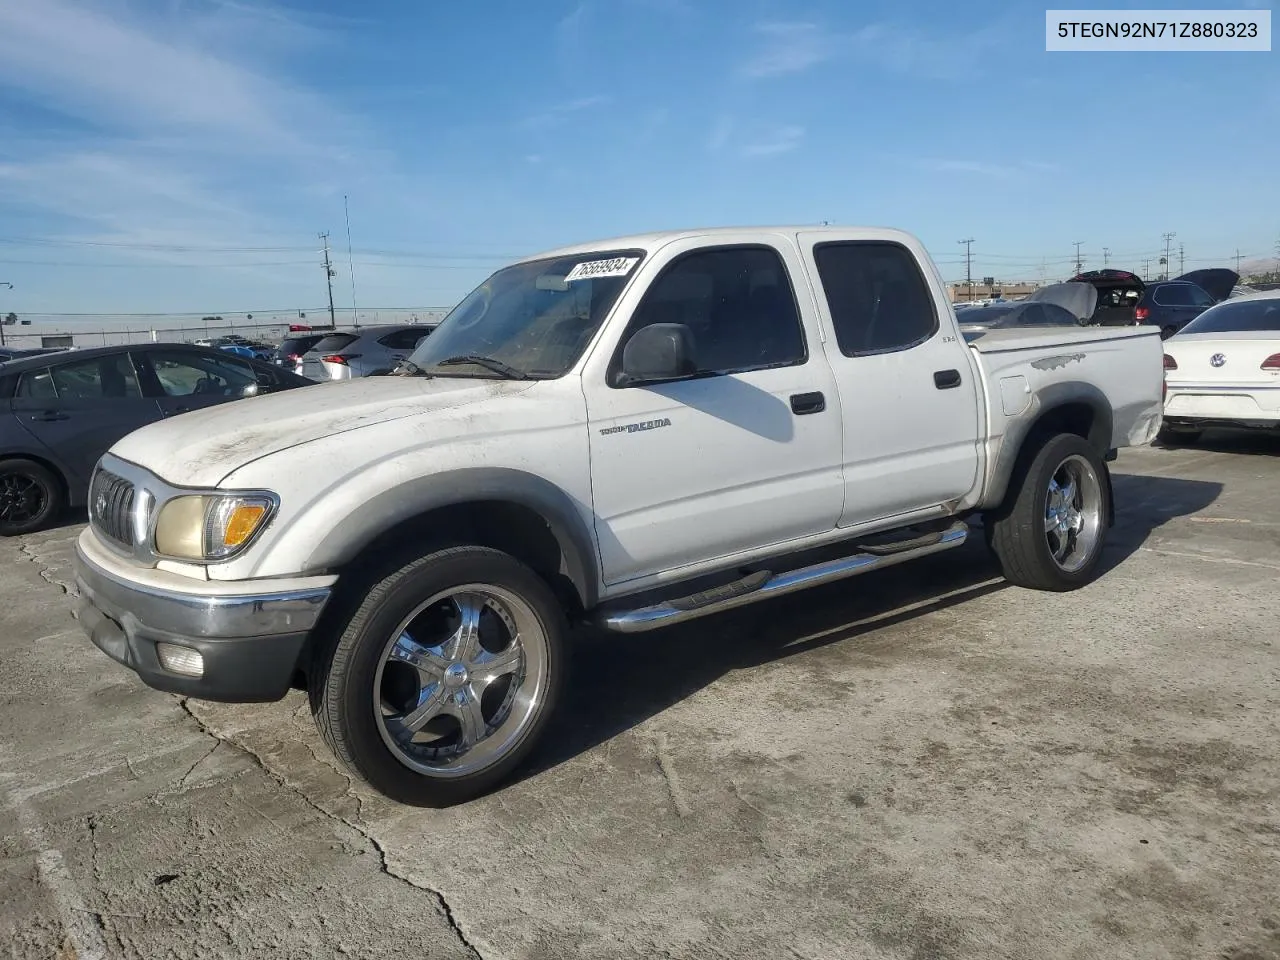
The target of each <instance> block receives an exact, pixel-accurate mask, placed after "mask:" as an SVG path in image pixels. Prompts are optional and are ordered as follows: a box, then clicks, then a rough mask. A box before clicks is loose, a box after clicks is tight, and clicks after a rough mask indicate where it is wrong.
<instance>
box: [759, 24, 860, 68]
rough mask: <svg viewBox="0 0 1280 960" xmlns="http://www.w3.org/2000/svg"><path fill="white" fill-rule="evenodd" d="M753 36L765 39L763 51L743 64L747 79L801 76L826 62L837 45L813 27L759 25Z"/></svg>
mask: <svg viewBox="0 0 1280 960" xmlns="http://www.w3.org/2000/svg"><path fill="white" fill-rule="evenodd" d="M755 32H756V33H758V34H760V35H762V36H763V37H764V38H765V42H764V48H763V49H762V50H760V51H758V52H757V53H756V54H755V56H753V57H752V58H751V59H750V60H748V61H747V62H746V63H744V64H743V65H742V67H741V70H740V72H741V73H742V74H743V75H744V76H747V77H776V76H781V75H783V74H787V73H800V72H803V71H805V70H808V69H809V68H810V67H812V66H815V65H816V64H819V63H821V62H822V61H824V60H827V59H829V58H830V57H831V56H833V55H834V54H835V53H836V50H837V49H838V47H837V45H836V44H835V43H833V42H832V39H831V38H830V37H829V36H828V35H827V34H825V33H823V32H822V30H821V28H820V27H819V25H818V24H816V23H807V22H785V23H761V24H757V25H756V27H755Z"/></svg>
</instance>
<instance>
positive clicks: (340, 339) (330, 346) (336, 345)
mask: <svg viewBox="0 0 1280 960" xmlns="http://www.w3.org/2000/svg"><path fill="white" fill-rule="evenodd" d="M359 339H360V338H359V337H357V336H355V335H354V334H350V333H331V334H329V336H327V337H325V338H324V339H323V340H321V341H320V342H319V343H317V344H316V345H315V346H314V347H312V348H311V350H310V351H308V352H309V353H310V352H313V351H314V352H315V353H337V352H338V351H339V350H345V349H346V348H347V347H349V346H350V345H351V344H353V343H355V342H356V341H357V340H359Z"/></svg>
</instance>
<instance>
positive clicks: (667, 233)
mask: <svg viewBox="0 0 1280 960" xmlns="http://www.w3.org/2000/svg"><path fill="white" fill-rule="evenodd" d="M744 233H745V234H758V235H772V236H780V237H794V236H795V235H796V234H798V233H818V234H824V235H826V236H827V237H828V238H829V239H831V240H892V241H895V242H898V243H907V244H908V245H912V246H916V245H918V244H919V241H918V240H917V239H916V238H915V237H914V236H913V235H911V234H910V233H907V232H906V231H904V230H898V229H895V228H892V227H858V226H830V225H828V226H823V225H822V224H818V225H813V224H807V223H806V224H793V225H789V226H787V225H782V226H726V227H697V228H692V229H686V230H658V231H654V232H652V233H636V234H631V235H628V236H620V237H605V238H602V239H599V240H592V241H590V242H587V243H575V244H572V245H571V246H565V247H556V248H555V249H552V250H544V251H542V252H540V253H534V254H530V255H529V256H527V257H521V258H520V259H519V260H517V261H515V262H517V263H528V262H529V261H531V260H546V259H548V258H550V257H563V256H572V255H573V254H576V253H596V252H598V251H601V250H623V249H636V250H644V251H645V252H646V253H652V252H653V251H654V250H657V249H658V248H660V247H664V246H666V245H667V244H668V243H671V242H672V241H674V240H688V239H693V238H697V237H707V238H708V239H714V238H716V237H727V236H741V235H742V234H744Z"/></svg>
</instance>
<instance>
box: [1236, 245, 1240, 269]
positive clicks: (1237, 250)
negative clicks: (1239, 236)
mask: <svg viewBox="0 0 1280 960" xmlns="http://www.w3.org/2000/svg"><path fill="white" fill-rule="evenodd" d="M1239 272H1240V248H1239V247H1236V273H1239Z"/></svg>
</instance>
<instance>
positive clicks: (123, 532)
mask: <svg viewBox="0 0 1280 960" xmlns="http://www.w3.org/2000/svg"><path fill="white" fill-rule="evenodd" d="M89 518H90V519H91V520H92V521H93V525H94V527H95V528H96V529H97V530H98V531H99V532H100V533H102V534H103V535H104V536H107V537H110V538H111V539H112V540H114V541H116V543H120V544H123V545H124V546H126V547H132V546H133V484H132V483H130V482H129V481H128V480H126V479H124V477H117V476H116V475H115V474H114V473H111V472H110V471H107V470H99V471H98V472H97V473H95V474H94V475H93V485H92V487H91V488H90V489H89Z"/></svg>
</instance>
